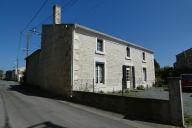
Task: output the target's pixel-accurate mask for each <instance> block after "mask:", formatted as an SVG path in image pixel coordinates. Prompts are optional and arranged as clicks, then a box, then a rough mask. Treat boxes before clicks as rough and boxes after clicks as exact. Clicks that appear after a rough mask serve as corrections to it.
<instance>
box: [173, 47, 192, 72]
mask: <svg viewBox="0 0 192 128" xmlns="http://www.w3.org/2000/svg"><path fill="white" fill-rule="evenodd" d="M174 67H175V68H176V69H184V68H189V69H192V48H190V49H187V50H185V51H183V52H181V53H179V54H177V55H176V62H175V63H174Z"/></svg>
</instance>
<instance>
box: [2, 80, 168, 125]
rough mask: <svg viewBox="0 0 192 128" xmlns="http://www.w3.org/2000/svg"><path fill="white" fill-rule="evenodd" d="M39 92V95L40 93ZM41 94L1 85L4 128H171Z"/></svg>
mask: <svg viewBox="0 0 192 128" xmlns="http://www.w3.org/2000/svg"><path fill="white" fill-rule="evenodd" d="M37 92H38V93H37ZM39 93H41V92H39V91H38V90H32V89H28V88H24V87H22V86H21V85H17V83H15V82H7V81H0V127H2V128H150V127H170V126H165V125H160V124H151V123H143V122H138V121H131V120H126V119H123V116H122V115H118V114H115V113H110V112H106V111H102V110H98V109H95V108H91V107H86V106H83V105H78V104H74V103H70V102H66V101H63V100H56V99H53V98H47V97H44V96H41V94H39Z"/></svg>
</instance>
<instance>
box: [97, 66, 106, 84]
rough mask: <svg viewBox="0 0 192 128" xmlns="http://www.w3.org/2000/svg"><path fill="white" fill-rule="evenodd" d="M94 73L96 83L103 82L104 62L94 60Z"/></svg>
mask: <svg viewBox="0 0 192 128" xmlns="http://www.w3.org/2000/svg"><path fill="white" fill-rule="evenodd" d="M95 73H96V83H103V84H104V79H105V78H104V76H105V69H104V63H98V62H96V67H95Z"/></svg>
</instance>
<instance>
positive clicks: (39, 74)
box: [26, 22, 155, 96]
mask: <svg viewBox="0 0 192 128" xmlns="http://www.w3.org/2000/svg"><path fill="white" fill-rule="evenodd" d="M54 23H58V24H50V25H43V26H42V40H41V49H39V50H37V51H35V52H34V53H32V54H31V55H30V56H29V57H27V58H26V69H27V70H26V76H27V84H31V85H36V86H39V87H41V88H43V89H46V90H49V91H51V92H54V93H57V94H59V95H64V96H69V95H71V94H72V91H73V90H78V91H91V92H92V91H94V92H99V91H103V92H112V91H119V90H122V88H124V89H126V88H128V89H133V88H136V87H138V86H141V85H143V86H144V87H151V86H152V84H153V83H154V82H155V71H154V53H153V51H151V50H149V49H146V48H144V47H141V46H139V45H135V44H132V43H129V42H127V41H125V40H122V39H119V38H116V37H113V36H110V35H108V34H105V33H102V32H99V31H96V30H93V29H90V28H87V27H85V26H81V25H78V24H59V23H60V22H54Z"/></svg>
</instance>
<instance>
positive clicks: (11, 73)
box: [5, 70, 17, 81]
mask: <svg viewBox="0 0 192 128" xmlns="http://www.w3.org/2000/svg"><path fill="white" fill-rule="evenodd" d="M16 79H17V77H16V74H15V70H8V71H6V73H5V80H8V81H16Z"/></svg>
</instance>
